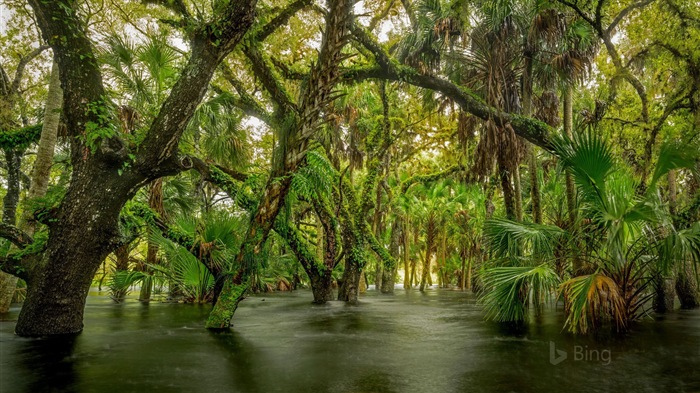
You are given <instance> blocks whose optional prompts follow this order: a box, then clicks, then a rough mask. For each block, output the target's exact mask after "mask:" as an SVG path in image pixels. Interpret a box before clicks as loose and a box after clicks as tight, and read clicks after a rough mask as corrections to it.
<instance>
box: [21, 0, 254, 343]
mask: <svg viewBox="0 0 700 393" xmlns="http://www.w3.org/2000/svg"><path fill="white" fill-rule="evenodd" d="M29 3H30V5H31V7H32V8H33V10H34V13H35V16H36V21H37V24H38V26H39V28H40V29H41V31H42V34H43V36H44V37H45V38H46V40H47V41H48V43H49V45H51V47H52V48H53V51H54V56H55V60H56V62H57V63H58V66H59V70H60V79H61V85H62V86H63V88H64V103H63V112H64V115H65V116H64V117H65V119H66V126H67V130H68V135H69V140H70V150H71V154H70V159H71V165H72V173H71V182H70V184H69V186H68V188H67V191H66V194H65V196H64V198H63V199H62V200H61V202H60V203H59V204H58V206H50V207H48V213H47V214H48V215H49V216H50V219H49V220H47V226H48V233H49V237H48V239H47V240H46V244H45V247H43V248H42V251H41V252H40V253H37V254H34V255H32V256H31V257H29V256H28V257H25V258H24V259H23V260H22V261H21V263H22V264H23V267H24V268H26V274H23V276H24V278H26V280H27V284H28V287H27V298H26V301H25V303H24V306H23V307H22V310H21V312H20V315H19V318H18V320H17V325H16V332H17V334H18V335H22V336H43V335H51V334H69V333H77V332H79V331H81V330H82V328H83V312H84V306H85V298H86V296H87V293H88V290H89V288H90V284H91V282H92V279H93V276H94V274H95V272H96V270H97V269H98V268H99V266H100V265H101V263H102V261H103V260H104V258H105V257H106V256H107V254H108V253H110V252H112V251H113V250H114V249H116V248H117V247H118V246H119V245H120V244H121V243H122V239H121V235H120V233H119V229H118V228H119V214H120V211H121V208H122V207H123V206H124V204H125V203H126V201H128V200H129V199H131V198H132V197H133V196H134V195H135V193H136V192H137V191H138V190H139V189H140V188H141V187H143V186H144V185H146V184H148V183H149V182H150V181H152V180H154V179H157V178H160V177H163V176H167V175H172V174H175V173H178V172H180V171H182V170H185V169H189V168H190V167H191V165H190V164H189V163H188V162H187V161H186V160H184V161H183V160H181V159H179V157H178V155H177V147H178V142H179V139H180V137H181V135H182V132H183V131H184V128H185V126H186V125H187V123H188V121H189V119H190V118H191V117H192V115H193V113H194V110H195V108H196V105H197V103H198V102H199V101H201V99H202V97H203V96H204V94H205V92H206V90H207V86H208V84H209V81H210V79H211V77H212V75H213V73H214V71H215V69H216V67H217V65H218V63H219V62H220V61H221V60H222V59H223V57H225V56H226V55H227V54H228V53H230V51H231V50H233V48H234V47H235V46H236V45H237V43H238V42H239V41H240V39H241V38H242V37H243V34H244V33H245V32H246V31H247V29H248V28H249V26H250V25H251V24H252V22H253V15H254V7H255V3H254V1H248V0H241V1H232V2H231V3H230V4H228V5H227V6H226V7H223V8H222V9H221V15H220V16H219V18H220V19H218V20H214V21H212V22H211V23H212V24H213V25H214V26H209V27H213V28H214V29H215V30H216V33H215V34H210V30H209V29H204V31H197V32H193V33H192V36H191V46H190V47H191V53H190V57H189V59H188V61H187V64H186V65H185V66H184V69H183V72H182V74H181V75H180V78H179V79H178V81H177V82H176V83H175V85H174V86H173V88H172V90H171V94H170V96H169V97H168V98H167V99H166V100H165V101H164V103H163V106H162V108H161V110H160V112H159V114H158V116H157V117H156V119H155V120H154V121H153V123H152V124H151V126H150V128H149V129H148V131H147V132H146V133H145V136H144V138H143V141H142V142H141V143H140V144H139V146H138V147H137V149H136V150H135V151H132V152H131V153H130V148H129V147H128V145H127V143H125V142H124V141H123V140H121V139H120V138H119V136H118V135H116V133H114V132H113V130H114V128H115V125H114V120H113V119H112V118H113V113H111V112H110V109H109V104H108V102H106V97H107V95H106V91H105V89H104V87H103V84H102V76H101V73H100V69H99V65H98V64H97V62H96V60H95V59H96V55H95V51H94V49H93V46H92V43H91V41H90V39H89V38H88V36H87V34H86V32H85V30H84V21H82V20H81V19H80V16H79V14H78V12H77V11H76V10H75V9H74V8H73V7H72V6H73V3H72V2H69V3H66V2H47V1H40V0H30V1H29ZM130 154H131V156H130ZM126 163H129V165H125V164H126ZM16 243H19V244H20V246H22V247H26V246H27V244H26V242H24V243H23V242H20V241H17V242H16ZM37 260H38V261H39V263H32V262H36V261H37Z"/></svg>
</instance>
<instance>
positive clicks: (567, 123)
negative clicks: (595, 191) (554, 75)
mask: <svg viewBox="0 0 700 393" xmlns="http://www.w3.org/2000/svg"><path fill="white" fill-rule="evenodd" d="M564 89H565V90H564V134H565V135H566V136H567V137H569V138H572V137H573V134H574V108H573V106H574V103H573V87H572V86H571V85H570V84H567V85H566V87H565V88H564ZM566 206H567V209H568V211H569V228H570V230H571V233H575V232H576V229H577V228H576V188H575V186H574V178H573V176H572V175H571V173H569V172H567V173H566ZM572 268H573V272H574V275H578V274H579V272H580V271H581V268H582V262H581V259H580V258H579V257H578V256H577V255H574V257H573V266H572Z"/></svg>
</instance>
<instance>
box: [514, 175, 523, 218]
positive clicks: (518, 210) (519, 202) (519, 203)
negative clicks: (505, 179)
mask: <svg viewBox="0 0 700 393" xmlns="http://www.w3.org/2000/svg"><path fill="white" fill-rule="evenodd" d="M513 193H514V194H515V195H514V198H513V202H514V203H515V220H516V221H518V222H522V221H523V192H522V189H521V188H520V165H516V166H515V168H514V170H513Z"/></svg>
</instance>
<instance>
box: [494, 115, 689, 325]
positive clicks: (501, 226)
mask: <svg viewBox="0 0 700 393" xmlns="http://www.w3.org/2000/svg"><path fill="white" fill-rule="evenodd" d="M556 154H557V156H558V158H559V160H560V162H561V165H562V166H563V167H564V168H565V169H566V170H567V171H568V172H569V173H571V175H572V177H573V179H574V181H575V184H576V187H577V189H578V193H579V195H580V200H581V205H580V208H579V210H580V212H581V213H580V214H581V216H582V222H583V223H584V225H585V228H582V233H585V234H586V237H585V239H584V240H583V241H582V242H568V246H567V247H568V252H569V253H575V254H576V255H578V257H579V258H580V260H581V261H583V262H584V264H583V267H582V268H580V269H571V270H569V271H571V272H572V273H573V274H572V277H571V278H570V279H568V280H566V281H565V282H563V283H562V284H561V285H560V287H559V292H560V294H561V295H562V296H563V299H564V302H565V310H566V313H567V319H566V323H565V326H566V327H567V328H568V329H569V330H570V331H572V332H574V333H584V334H585V333H588V332H591V331H593V330H596V329H599V328H600V327H601V326H603V324H604V323H606V322H611V323H613V324H614V325H615V327H616V328H617V329H618V330H624V329H627V328H628V327H629V325H630V323H631V322H633V321H634V320H636V319H638V318H639V317H640V316H641V315H643V313H644V310H645V307H646V306H647V304H648V299H649V298H650V297H651V296H653V285H652V284H653V282H654V279H655V277H656V275H657V274H658V273H659V272H669V271H672V270H674V269H686V268H687V266H689V265H695V266H697V265H698V264H700V225H698V224H696V225H694V226H692V227H690V228H687V229H682V230H678V229H676V228H675V227H674V226H673V223H672V220H671V217H670V214H669V211H668V207H667V206H665V205H664V204H662V203H661V200H660V197H659V193H658V181H659V179H661V178H662V177H663V176H665V175H666V174H667V173H668V171H670V170H673V169H678V168H684V167H690V166H692V165H694V161H695V159H696V158H695V157H697V151H695V150H693V149H692V148H688V147H683V146H678V145H675V144H671V143H669V144H666V145H664V146H663V147H662V149H661V151H660V153H659V157H658V160H657V166H656V170H655V172H654V176H653V177H652V181H651V183H650V185H649V189H648V190H647V193H646V194H645V195H643V196H638V195H636V192H635V190H636V181H635V179H634V178H633V177H632V175H631V174H630V173H629V172H630V171H628V170H626V168H624V167H620V165H619V164H618V163H616V162H615V159H614V156H613V154H612V150H611V148H610V146H609V145H608V144H607V143H606V142H605V141H604V140H602V139H601V137H600V136H599V135H598V134H597V133H596V132H595V131H594V130H592V129H588V130H586V131H583V132H579V133H575V134H574V136H573V138H569V137H567V136H563V137H561V138H560V139H559V140H558V141H557V142H556ZM567 229H569V230H570V228H567ZM485 231H486V235H487V238H488V239H489V247H490V249H491V250H492V251H493V252H494V253H495V254H496V255H497V256H500V259H497V260H496V261H497V262H496V263H497V267H495V268H492V269H488V270H486V271H485V272H484V275H485V278H484V281H485V282H486V283H487V285H488V286H489V291H488V293H487V294H486V295H485V296H484V297H483V301H484V302H485V304H486V305H487V308H488V309H489V316H490V317H491V318H494V319H496V320H500V321H505V320H522V319H525V317H526V316H527V314H526V313H525V309H526V307H527V304H528V297H527V296H526V294H528V293H529V294H534V293H536V292H539V294H540V296H541V295H542V294H547V293H548V294H550V295H551V293H552V286H553V285H554V284H555V283H556V281H557V280H558V277H557V274H556V272H555V269H554V267H555V265H556V259H557V255H556V254H555V253H554V250H555V249H556V247H558V245H557V244H558V243H557V242H558V241H559V240H560V239H561V238H563V237H571V236H572V235H573V234H572V233H567V232H565V231H564V230H562V229H560V228H558V227H554V226H547V225H544V226H543V225H537V224H518V223H514V222H511V221H508V220H497V221H491V222H489V223H487V225H486V227H485ZM526 269H530V270H526ZM526 273H527V274H526ZM533 274H534V275H536V277H537V278H536V279H535V278H533V276H532V275H533ZM554 278H557V280H555V279H554ZM542 284H546V285H542ZM543 291H544V292H543ZM530 301H531V300H530Z"/></svg>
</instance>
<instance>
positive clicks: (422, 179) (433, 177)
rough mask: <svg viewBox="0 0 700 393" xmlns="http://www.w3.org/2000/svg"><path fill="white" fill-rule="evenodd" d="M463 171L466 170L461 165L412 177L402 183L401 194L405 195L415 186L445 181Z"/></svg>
mask: <svg viewBox="0 0 700 393" xmlns="http://www.w3.org/2000/svg"><path fill="white" fill-rule="evenodd" d="M463 169H464V167H463V166H461V165H453V166H451V167H449V168H447V169H445V170H442V171H439V172H435V173H428V174H426V175H415V176H411V177H409V178H408V179H406V180H404V181H403V182H402V183H401V193H402V194H405V193H406V191H408V189H409V188H410V187H411V186H412V185H414V184H426V183H430V182H434V181H437V180H440V179H443V178H445V177H447V176H450V175H452V174H453V173H455V172H459V171H461V170H463Z"/></svg>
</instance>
